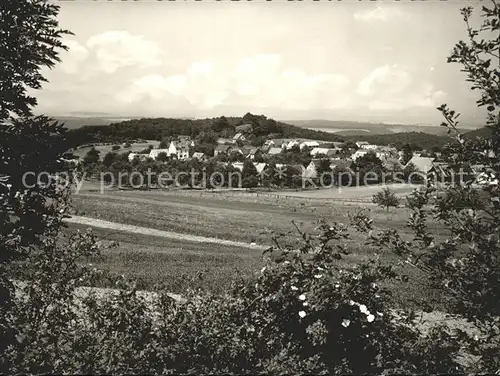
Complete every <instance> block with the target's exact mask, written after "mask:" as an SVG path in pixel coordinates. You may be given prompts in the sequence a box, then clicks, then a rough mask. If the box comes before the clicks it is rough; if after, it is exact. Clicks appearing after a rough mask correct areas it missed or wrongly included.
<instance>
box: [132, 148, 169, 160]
mask: <svg viewBox="0 0 500 376" xmlns="http://www.w3.org/2000/svg"><path fill="white" fill-rule="evenodd" d="M169 150H170V148H169V149H151V151H150V152H149V158H153V159H154V160H156V158H158V155H159V154H161V153H165V154H167V156H169V155H170V153H169ZM129 158H130V154H129Z"/></svg>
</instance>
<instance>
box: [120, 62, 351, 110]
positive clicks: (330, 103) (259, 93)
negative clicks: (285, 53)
mask: <svg viewBox="0 0 500 376" xmlns="http://www.w3.org/2000/svg"><path fill="white" fill-rule="evenodd" d="M348 84H349V79H348V78H347V77H345V76H343V75H340V74H333V73H318V74H308V73H306V72H305V71H303V70H301V69H298V68H288V69H287V68H285V66H284V63H283V61H282V59H281V57H280V56H279V55H275V54H256V55H252V56H248V57H245V58H241V59H239V60H237V61H235V62H234V64H233V66H232V67H231V66H229V67H225V69H223V68H222V67H219V66H215V65H213V64H212V63H211V62H208V61H204V62H194V63H191V64H189V65H188V66H187V67H186V69H185V71H184V73H182V74H177V75H158V74H151V75H146V76H143V77H140V78H137V79H135V80H133V82H132V83H131V84H129V85H128V86H126V87H125V88H122V90H121V91H119V92H118V94H116V95H115V98H116V100H117V101H119V102H122V103H127V104H132V103H137V102H140V101H143V100H144V99H145V98H147V99H150V100H155V101H166V100H167V99H168V98H172V96H174V97H178V98H181V99H182V100H184V101H186V102H188V103H189V104H190V105H191V106H193V107H194V108H198V109H203V110H210V109H214V108H216V107H218V106H242V105H243V106H248V108H254V109H255V108H280V109H290V110H297V109H302V110H307V109H311V108H329V109H333V108H339V107H343V106H345V105H346V104H347V103H348V102H349V95H347V94H346V88H347V85H348Z"/></svg>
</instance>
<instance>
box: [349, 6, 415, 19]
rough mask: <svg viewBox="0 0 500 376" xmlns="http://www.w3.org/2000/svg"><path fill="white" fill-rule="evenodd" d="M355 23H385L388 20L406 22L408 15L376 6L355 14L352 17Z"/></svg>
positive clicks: (393, 9) (400, 11)
mask: <svg viewBox="0 0 500 376" xmlns="http://www.w3.org/2000/svg"><path fill="white" fill-rule="evenodd" d="M353 17H354V19H355V20H356V21H361V22H374V21H375V22H377V21H379V22H380V21H382V22H387V21H389V20H402V19H404V20H407V19H408V18H409V14H408V13H406V12H404V11H402V10H400V9H398V8H395V7H384V8H382V7H380V6H377V7H376V8H375V9H372V10H364V11H358V12H355V13H354V15H353Z"/></svg>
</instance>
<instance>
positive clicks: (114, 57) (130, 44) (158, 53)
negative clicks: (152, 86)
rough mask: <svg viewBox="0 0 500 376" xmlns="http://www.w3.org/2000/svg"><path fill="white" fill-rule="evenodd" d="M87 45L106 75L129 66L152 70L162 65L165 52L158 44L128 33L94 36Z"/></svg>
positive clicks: (109, 32) (118, 32) (106, 33)
mask: <svg viewBox="0 0 500 376" xmlns="http://www.w3.org/2000/svg"><path fill="white" fill-rule="evenodd" d="M86 45H87V47H88V48H89V49H90V50H93V51H94V52H95V56H96V58H97V61H98V64H99V67H100V68H101V69H102V70H103V71H104V72H106V73H114V72H115V71H116V70H117V69H119V68H121V67H127V66H138V67H141V68H151V67H157V66H159V65H161V64H162V57H163V52H162V50H161V49H160V47H159V46H158V45H157V44H156V43H154V42H152V41H149V40H146V39H144V38H143V37H142V36H137V35H132V34H130V33H129V32H128V31H107V32H105V33H102V34H98V35H94V36H92V37H90V38H89V39H88V40H87V43H86Z"/></svg>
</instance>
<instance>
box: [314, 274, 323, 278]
mask: <svg viewBox="0 0 500 376" xmlns="http://www.w3.org/2000/svg"><path fill="white" fill-rule="evenodd" d="M321 277H323V275H322V274H315V275H314V278H316V279H320V278H321Z"/></svg>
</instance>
